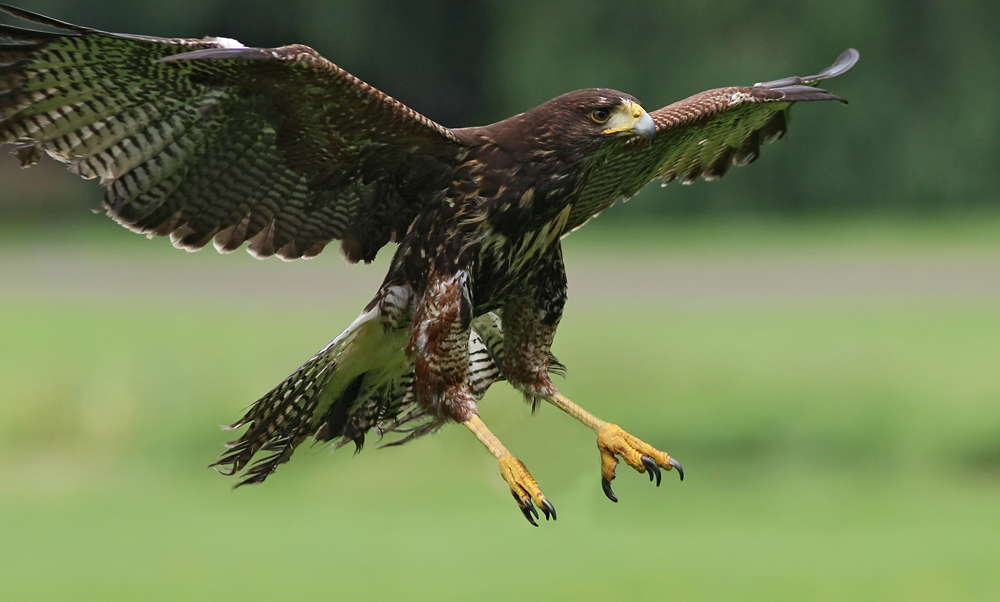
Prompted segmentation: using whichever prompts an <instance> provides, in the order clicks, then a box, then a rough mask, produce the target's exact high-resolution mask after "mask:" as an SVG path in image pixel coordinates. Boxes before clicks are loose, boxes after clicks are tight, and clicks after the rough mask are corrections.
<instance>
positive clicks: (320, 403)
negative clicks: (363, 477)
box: [212, 308, 563, 487]
mask: <svg viewBox="0 0 1000 602" xmlns="http://www.w3.org/2000/svg"><path fill="white" fill-rule="evenodd" d="M379 316H380V315H379V313H378V309H377V308H376V309H371V310H369V311H366V312H365V313H363V314H362V315H361V316H360V317H359V318H358V319H357V320H355V321H354V323H353V324H351V326H349V327H348V328H347V330H345V331H344V332H343V333H341V335H340V336H338V337H337V338H336V339H334V340H333V341H332V342H331V343H330V344H329V345H327V346H326V347H325V348H323V349H322V350H321V351H320V352H319V353H317V354H316V355H314V356H313V357H312V358H310V359H309V361H307V362H306V363H305V364H303V365H302V366H301V367H300V368H299V369H298V370H296V371H295V372H294V373H292V375H291V376H289V377H288V378H286V379H285V380H284V381H282V382H281V384H279V385H278V386H277V387H275V388H274V389H272V390H271V391H270V392H268V393H267V394H266V395H264V396H263V397H261V398H260V399H259V400H257V402H255V403H254V404H253V406H251V407H250V409H249V410H248V411H247V412H246V414H245V415H244V416H243V417H242V418H240V419H239V420H237V421H236V422H235V423H233V424H232V425H230V426H229V427H227V428H233V429H235V428H240V427H244V426H249V428H248V429H247V431H246V432H245V433H243V435H242V436H240V437H239V438H238V439H236V440H235V441H231V442H230V443H228V444H227V447H228V448H229V449H228V451H226V452H225V453H224V454H223V455H222V457H221V458H219V460H218V461H216V462H215V463H214V464H212V466H213V467H215V468H216V469H217V470H219V472H221V473H223V474H227V475H232V474H236V473H238V472H240V471H244V472H243V474H242V478H241V480H240V482H239V483H237V487H239V486H241V485H247V484H251V483H260V482H262V481H264V480H265V479H266V478H267V477H268V476H269V475H270V474H271V473H273V472H274V471H275V470H276V469H277V468H278V466H279V465H280V464H283V463H284V462H287V461H288V460H289V459H290V458H291V456H292V453H293V452H294V451H295V448H296V447H298V446H299V445H300V444H301V443H302V442H303V441H305V440H306V439H307V438H309V437H312V438H313V439H314V440H315V441H316V442H318V443H329V444H330V445H331V447H332V448H333V449H339V448H340V447H342V446H344V445H346V444H347V443H348V442H351V443H354V445H355V449H356V451H360V450H361V448H362V447H363V446H364V443H365V436H366V434H367V433H368V432H369V431H371V430H373V429H374V430H376V431H377V432H378V434H379V436H380V437H381V436H385V435H386V434H389V433H394V434H400V435H402V437H400V438H398V439H395V440H391V441H388V442H385V443H383V444H382V445H381V446H383V447H385V446H393V445H401V444H403V443H407V442H409V441H412V440H413V439H416V438H418V437H421V436H423V435H426V434H429V433H432V432H434V431H436V430H437V429H438V428H440V427H441V426H442V425H443V424H444V420H443V419H441V418H440V417H439V416H434V415H432V414H431V413H430V412H428V411H427V410H426V409H425V408H424V407H423V406H422V405H420V404H419V403H417V399H416V396H415V394H414V389H413V378H414V377H413V363H412V362H411V361H410V359H409V358H408V357H407V356H406V352H405V351H404V345H405V339H406V329H405V328H386V327H385V326H384V324H383V323H382V321H381V320H379V319H378V318H379ZM549 365H550V369H551V370H552V371H553V372H561V371H562V370H563V367H562V364H560V363H559V362H558V361H557V360H556V359H555V358H554V357H553V358H550V360H549ZM502 366H503V331H502V327H501V322H500V317H499V316H498V315H496V314H493V313H489V314H484V315H482V316H479V317H478V318H476V319H475V320H473V323H472V332H471V333H470V335H469V375H470V381H471V384H472V389H473V395H474V396H475V397H476V400H477V401H478V400H479V399H481V398H482V396H483V395H484V394H485V392H486V390H487V389H488V388H489V387H490V385H492V384H493V383H494V382H497V381H499V380H504V375H503V370H502ZM262 452H263V455H261V456H260V457H258V458H257V459H256V460H254V457H255V456H257V455H258V454H259V453H262ZM251 462H252V464H251Z"/></svg>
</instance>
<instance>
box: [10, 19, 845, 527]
mask: <svg viewBox="0 0 1000 602" xmlns="http://www.w3.org/2000/svg"><path fill="white" fill-rule="evenodd" d="M0 9H2V10H3V11H4V12H6V13H8V14H10V15H13V16H14V17H18V18H21V19H24V20H26V21H30V22H34V23H36V24H40V25H44V26H47V27H49V28H52V29H54V30H56V32H48V31H35V30H32V29H24V28H20V27H13V26H7V25H2V26H0V38H3V39H5V40H6V42H5V43H3V44H0V143H13V144H17V145H18V146H17V148H16V151H15V152H16V154H17V156H18V158H19V159H20V161H21V163H22V165H25V166H27V165H31V164H33V163H35V162H37V161H39V160H40V159H41V158H42V157H43V156H44V155H46V154H47V155H49V156H50V157H52V158H54V159H56V160H58V161H62V162H64V163H67V164H68V165H69V169H70V170H71V171H73V172H74V173H77V174H79V175H80V176H82V177H84V178H88V179H89V178H97V179H99V180H100V183H101V185H102V186H104V188H105V194H104V199H103V201H102V204H101V208H102V209H103V210H105V211H106V212H107V214H108V215H109V216H111V218H112V219H114V220H115V221H117V222H119V223H120V224H122V225H124V226H125V227H127V228H129V229H131V230H134V231H136V232H142V233H144V234H147V235H148V236H150V237H152V236H170V238H171V240H172V241H173V244H174V245H175V246H178V247H181V248H185V249H188V250H196V249H200V248H202V247H204V246H205V245H207V244H208V243H209V242H211V243H213V244H214V245H215V247H216V248H217V249H218V250H219V251H221V252H223V253H228V252H231V251H233V250H235V249H237V248H239V247H240V246H242V245H243V244H244V243H248V246H247V249H248V251H249V252H250V253H251V254H253V255H254V256H256V257H269V256H272V255H277V256H278V257H280V258H282V259H286V260H291V259H297V258H300V257H313V256H315V255H317V254H319V253H320V252H321V251H322V250H323V248H324V247H325V246H326V245H327V244H328V243H329V242H331V241H334V240H339V241H340V250H341V252H342V253H343V255H344V257H345V258H346V260H347V261H348V262H352V263H353V262H358V261H364V262H370V261H371V260H372V259H374V258H375V255H376V253H378V252H379V250H380V249H381V248H382V247H384V246H385V245H386V244H387V243H390V242H393V243H395V244H396V249H395V254H394V255H393V258H392V262H391V265H390V267H389V271H388V274H386V277H385V280H384V281H383V284H382V285H381V287H380V288H379V289H378V291H377V292H376V293H375V296H374V298H373V299H372V300H371V302H370V303H369V304H368V305H367V307H365V309H364V311H363V312H362V313H361V315H360V316H358V318H357V319H356V320H355V321H354V322H353V323H352V324H351V325H350V326H348V327H347V329H346V330H345V331H344V332H343V333H341V334H340V335H339V336H337V337H336V338H335V339H334V340H333V341H332V342H331V343H330V344H328V345H327V346H326V347H324V348H323V349H321V350H320V351H319V352H318V353H316V354H315V355H314V356H313V357H312V358H310V359H309V360H307V361H306V362H305V363H304V364H303V365H302V366H301V367H300V368H299V369H297V370H296V371H295V372H294V373H293V374H292V375H291V376H289V377H288V378H286V379H285V380H284V381H282V382H281V383H279V384H278V385H277V386H276V387H274V388H273V389H272V390H271V391H269V392H268V393H266V394H265V395H264V396H263V397H261V398H260V399H259V400H258V401H257V402H256V403H254V404H253V405H252V406H251V407H250V409H249V410H248V411H247V412H246V415H244V416H243V417H242V418H240V419H239V420H237V421H236V423H235V424H233V425H232V428H240V427H246V430H245V432H243V434H242V435H241V436H240V437H239V438H238V439H236V440H235V441H233V442H231V443H229V444H228V445H229V449H228V451H227V452H226V453H225V454H224V455H223V456H222V457H221V458H220V459H219V460H218V461H217V462H216V463H215V464H214V466H216V467H217V468H218V469H219V470H220V471H221V472H224V473H226V474H234V473H242V480H241V481H240V482H239V484H245V483H258V482H261V481H263V480H264V479H265V478H267V476H268V475H270V474H271V473H272V472H274V470H275V469H276V468H277V467H278V465H279V464H281V463H283V462H286V461H287V460H288V459H289V458H290V457H291V455H292V452H293V451H294V450H295V448H296V447H297V446H298V445H299V444H301V443H302V442H303V441H305V440H306V439H308V438H312V439H314V440H316V441H319V442H328V443H330V444H331V445H332V446H333V447H334V448H338V447H340V446H342V445H344V444H346V443H347V442H353V443H354V444H355V445H356V446H357V449H360V448H361V446H362V444H363V443H364V441H365V436H366V434H367V433H369V431H372V430H374V431H376V432H377V433H379V434H380V435H384V434H386V433H399V434H400V435H399V436H398V438H396V439H395V440H394V441H392V442H391V443H390V444H398V443H404V442H406V441H410V440H412V439H414V438H415V437H419V436H421V435H424V434H427V433H430V432H432V431H435V430H437V429H438V428H440V427H441V426H443V425H445V424H449V423H452V422H457V423H460V424H462V425H464V426H465V427H467V428H468V429H469V430H470V431H472V433H473V434H474V435H475V436H476V437H477V438H478V439H479V440H480V441H481V442H482V443H483V444H484V445H485V446H486V447H487V449H489V451H490V452H491V453H492V454H493V455H494V456H495V457H496V459H497V461H498V463H499V467H500V473H501V475H502V477H503V478H504V480H505V481H506V482H507V483H508V484H509V485H510V490H511V493H512V494H513V496H514V499H515V500H516V502H517V505H518V507H519V508H520V510H521V512H522V513H523V514H524V516H525V517H526V518H527V519H528V521H529V522H530V523H532V524H535V525H536V526H537V523H536V519H539V518H540V516H539V511H541V512H542V513H544V515H545V518H546V519H548V518H552V519H555V518H556V511H555V508H554V507H553V505H552V503H551V502H550V501H549V499H548V498H547V497H546V496H545V494H543V493H542V490H541V489H540V488H539V486H538V484H537V482H536V481H535V479H534V478H532V476H531V474H530V473H529V472H528V470H527V468H525V466H524V464H522V463H521V462H520V461H519V460H518V459H517V458H516V457H515V456H514V455H513V454H511V452H510V451H509V450H508V449H507V448H506V447H504V445H503V444H502V443H501V442H500V440H499V439H498V438H497V437H496V436H495V435H494V434H493V433H492V432H491V431H490V430H489V429H488V428H487V426H486V425H485V424H484V423H483V421H482V420H481V419H480V417H479V414H478V411H477V403H478V402H479V401H480V399H481V398H482V396H483V394H484V393H485V391H486V390H487V388H488V387H489V386H490V385H491V384H493V383H494V382H497V381H500V380H506V381H507V382H509V383H510V384H511V385H513V386H514V387H515V388H516V389H518V390H519V391H521V392H522V393H523V394H524V395H525V397H526V399H527V400H528V401H529V402H531V403H532V404H533V405H537V404H538V403H539V402H541V401H545V402H548V403H551V404H552V405H554V406H556V407H557V408H559V409H561V410H563V411H565V412H567V413H568V414H570V415H571V416H573V417H574V418H576V419H577V420H579V421H581V422H582V423H583V424H585V425H586V426H588V427H589V428H591V429H593V431H594V432H595V433H596V435H597V446H598V449H599V451H600V455H601V481H602V486H603V490H604V492H605V494H606V495H607V497H608V498H610V499H611V500H612V501H617V498H616V497H615V494H614V492H613V491H612V489H611V481H612V479H614V478H615V468H616V466H617V464H618V461H619V458H620V459H621V460H623V461H624V462H625V463H626V464H628V465H629V466H631V467H632V468H634V469H635V470H637V471H638V472H640V473H647V474H648V475H649V478H650V480H651V481H652V480H654V479H655V481H656V484H657V485H659V484H660V478H661V469H662V470H668V471H669V470H672V469H676V470H677V472H678V473H679V474H680V476H681V477H682V478H683V474H684V473H683V472H682V469H681V465H680V464H679V463H678V462H677V460H675V459H674V458H672V457H671V456H670V455H668V454H667V453H664V452H662V451H659V450H658V449H656V448H654V447H653V446H651V445H649V444H648V443H646V442H644V441H642V440H640V439H638V438H636V437H634V436H633V435H631V434H629V433H627V432H626V431H624V430H623V429H622V428H620V427H619V426H617V425H615V424H613V423H610V422H605V421H604V420H601V419H599V418H597V417H596V416H594V415H592V414H590V413H588V412H587V411H586V410H584V409H583V408H581V407H580V406H578V405H577V404H575V403H573V402H572V401H570V400H569V399H567V398H566V397H565V396H563V395H562V394H561V393H560V392H559V390H558V389H557V388H556V386H555V385H554V384H553V383H552V380H551V378H550V375H551V374H552V373H558V372H560V370H561V369H562V365H561V364H560V363H559V362H558V361H557V360H556V359H555V358H554V357H553V356H552V354H551V353H550V347H551V345H552V341H553V337H554V335H555V332H556V327H557V325H558V324H559V319H560V316H561V315H562V311H563V306H564V304H565V302H566V272H565V270H564V267H563V257H562V251H561V247H560V240H561V239H562V237H563V236H566V235H567V234H568V233H569V232H571V231H573V230H575V229H576V228H579V227H580V226H582V225H583V224H585V223H586V222H587V221H588V220H589V219H590V218H592V217H594V216H595V215H597V214H598V213H600V212H601V211H603V210H604V209H606V208H607V207H609V206H611V205H612V204H613V203H614V202H615V201H616V200H617V199H619V198H623V197H624V198H627V197H630V196H632V195H633V194H635V193H636V192H638V191H639V190H640V189H641V188H642V187H643V186H645V185H646V184H647V183H649V182H650V181H652V180H656V179H660V180H662V181H663V182H664V183H667V182H670V181H672V180H680V181H681V182H683V183H689V182H692V181H694V180H695V179H697V178H703V179H705V180H714V179H716V178H719V177H721V176H722V175H724V174H725V173H726V171H727V170H728V169H729V167H730V166H732V165H742V164H746V163H749V162H751V161H753V160H755V159H756V158H757V156H758V153H759V151H760V148H761V146H762V144H763V143H764V142H765V141H768V140H770V139H772V138H776V137H780V136H781V135H782V134H784V133H785V130H786V128H787V126H788V114H789V108H790V107H791V105H792V104H793V103H795V102H805V101H819V100H840V101H842V99H841V98H839V97H837V96H835V95H834V94H832V93H830V92H827V91H826V90H822V89H820V88H818V87H816V84H818V83H819V82H820V81H822V80H825V79H829V78H832V77H835V76H838V75H840V74H842V73H844V72H846V71H847V70H848V69H850V68H851V67H852V66H853V65H854V64H855V62H856V61H857V60H858V53H857V51H855V50H853V49H851V50H847V51H846V52H844V53H843V54H842V55H840V57H839V58H838V59H837V60H836V62H835V63H834V64H833V65H832V66H831V67H829V68H827V69H824V70H823V71H821V72H819V73H818V74H817V75H810V76H806V77H787V78H784V79H779V80H775V81H771V82H766V83H758V84H755V85H752V86H735V87H728V88H719V89H716V90H709V91H707V92H702V93H700V94H696V95H694V96H691V97H689V98H687V99H684V100H681V101H679V102H675V103H673V104H670V105H667V106H665V107H663V108H662V109H659V110H657V111H653V112H651V113H647V112H646V111H645V110H644V109H643V108H642V107H641V106H640V104H639V102H638V101H637V100H636V99H635V98H633V97H632V96H630V95H628V94H625V93H622V92H618V91H615V90H609V89H603V88H595V89H588V90H579V91H576V92H570V93H568V94H564V95H562V96H559V97H557V98H555V99H553V100H550V101H549V102H546V103H544V104H542V105H541V106H538V107H536V108H534V109H531V110H529V111H526V112H524V113H521V114H519V115H515V116H513V117H510V118H508V119H505V120H503V121H500V122H497V123H494V124H492V125H487V126H482V127H466V128H459V129H450V128H446V127H444V126H441V125H439V124H437V123H435V122H434V121H432V120H430V119H428V118H427V117H424V116H423V115H420V114H419V113H417V112H415V111H413V110H412V109H410V108H408V107H407V106H405V105H404V104H402V103H400V102H398V101H396V100H394V99H393V98H391V97H389V96H388V95H386V94H384V93H382V92H380V91H378V90H376V89H375V88H373V87H372V86H370V85H368V84H366V83H365V82H363V81H361V80H359V79H358V78H356V77H354V76H353V75H351V74H350V73H347V72H346V71H344V70H343V69H341V68H339V67H337V66H336V65H334V64H333V63H331V62H330V61H328V60H326V59H325V58H323V57H322V56H320V55H319V54H318V53H317V52H316V51H315V50H313V49H311V48H309V47H307V46H301V45H291V46H283V47H280V48H249V47H244V46H243V45H242V44H240V43H238V42H236V41H235V40H230V39H226V38H205V39H201V40H195V39H165V38H154V37H147V36H140V35H127V34H112V33H107V32H103V31H98V30H95V29H90V28H87V27H81V26H77V25H71V24H69V23H64V22H61V21H57V20H54V19H51V18H48V17H44V16H41V15H37V14H34V13H30V12H28V11H25V10H22V9H18V8H14V7H11V6H5V5H0ZM255 458H256V460H255V461H254V459H255Z"/></svg>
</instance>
